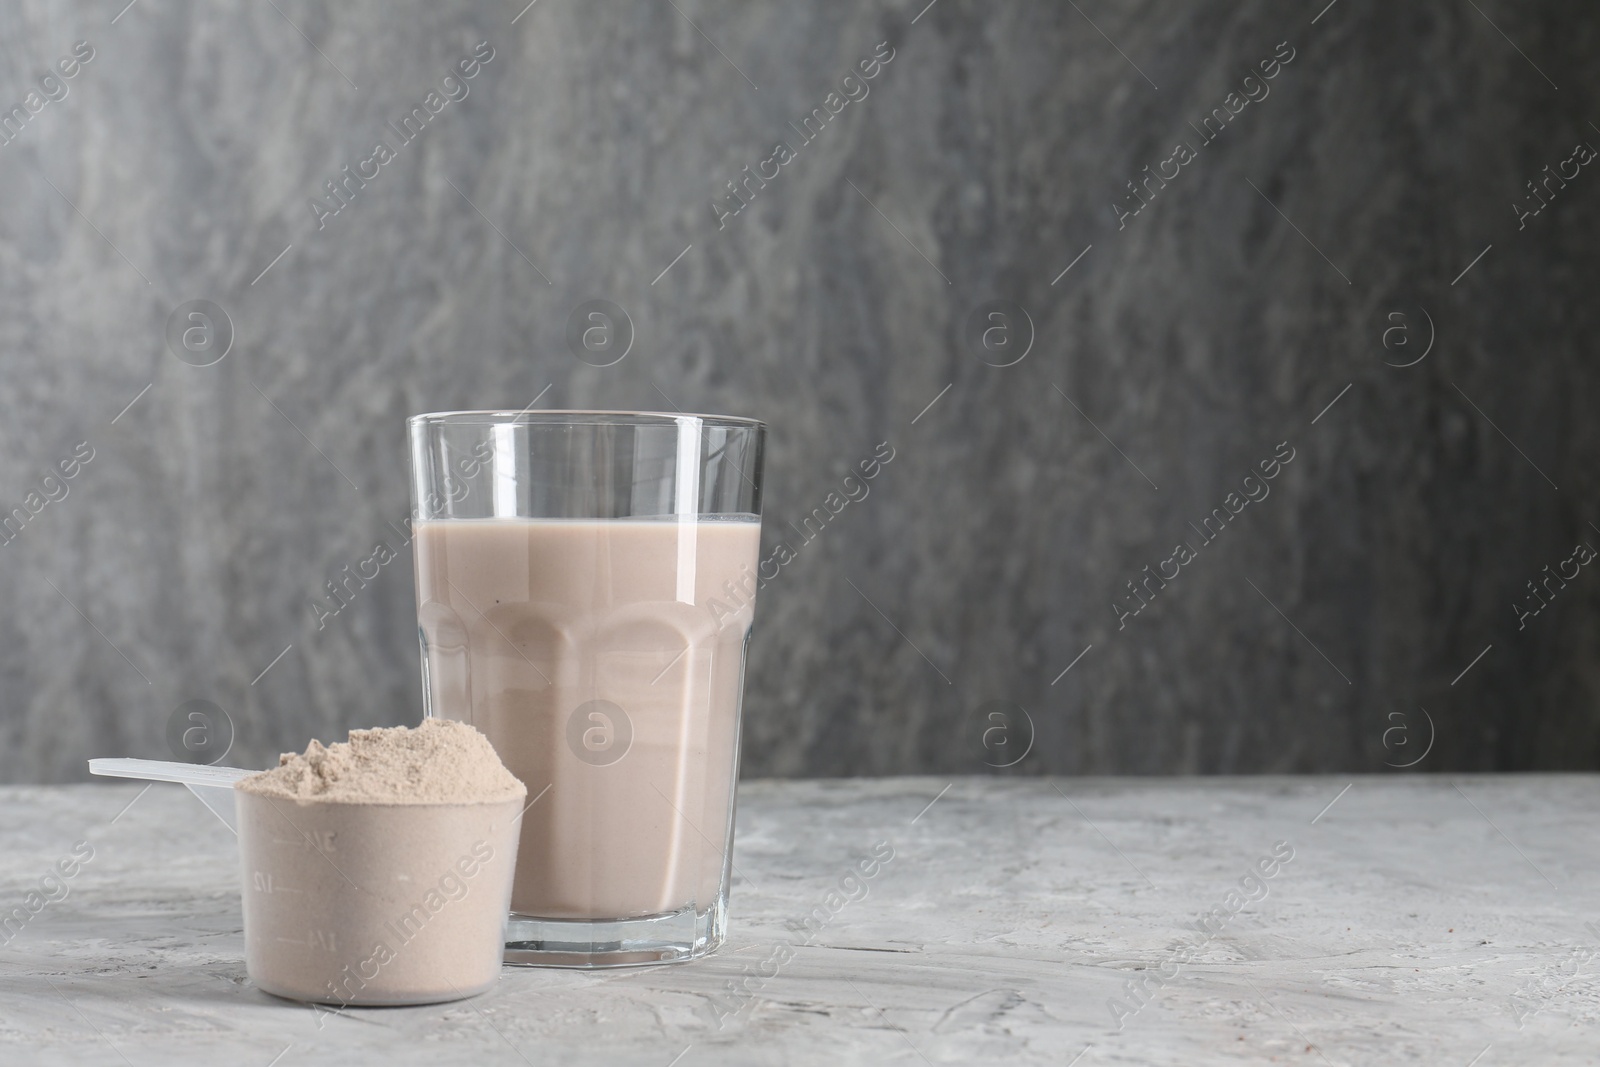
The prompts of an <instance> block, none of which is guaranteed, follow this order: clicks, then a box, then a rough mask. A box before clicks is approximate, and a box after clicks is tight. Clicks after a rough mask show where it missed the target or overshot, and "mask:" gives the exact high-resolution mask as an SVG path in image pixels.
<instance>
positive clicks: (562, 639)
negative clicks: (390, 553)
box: [415, 519, 760, 919]
mask: <svg viewBox="0 0 1600 1067" xmlns="http://www.w3.org/2000/svg"><path fill="white" fill-rule="evenodd" d="M415 546H416V565H417V600H418V604H419V605H420V607H419V619H420V625H421V631H422V638H423V643H424V646H425V655H426V674H427V684H428V691H429V693H428V696H429V701H430V711H431V713H432V714H434V715H438V716H444V717H448V718H453V719H461V720H463V721H466V722H470V723H471V724H473V725H474V726H476V727H477V728H478V729H479V730H481V731H483V733H484V734H485V735H487V736H488V738H489V739H490V741H491V742H493V744H494V746H495V749H496V751H497V752H499V754H500V758H501V759H502V760H503V761H504V762H505V764H506V766H507V767H509V768H510V770H511V772H512V773H513V774H515V775H516V776H517V777H518V778H520V779H522V781H523V782H524V783H525V784H526V785H527V787H528V797H529V800H530V801H532V802H533V803H532V804H531V806H530V807H529V809H528V811H527V812H526V813H525V815H524V816H523V821H522V839H521V844H520V846H519V848H518V855H517V873H516V882H515V886H514V888H513V891H512V898H511V904H512V911H513V912H515V913H519V914H523V915H530V916H539V917H544V918H552V919H624V918H638V917H645V916H653V915H664V914H669V913H673V912H678V911H681V910H682V909H685V908H689V907H698V908H700V909H704V908H705V907H706V906H707V905H708V904H709V903H710V902H711V901H712V900H713V899H714V898H715V897H716V895H717V892H718V886H719V884H720V883H721V880H722V876H723V871H724V865H725V864H726V863H727V859H728V857H727V856H726V855H725V847H726V845H725V843H726V841H727V840H728V835H729V832H730V827H731V820H732V818H733V802H732V797H733V784H734V775H735V774H736V772H737V762H738V747H739V703H740V693H741V688H742V685H743V677H742V675H743V654H744V644H745V640H746V638H747V636H748V634H749V631H750V621H751V617H752V611H753V597H754V590H755V580H754V577H755V566H756V561H757V556H758V553H759V548H760V524H759V523H758V522H756V521H749V520H747V521H738V520H700V521H687V522H679V521H670V520H649V519H618V520H581V519H574V520H562V519H483V520H473V521H450V522H419V523H417V525H416V541H415Z"/></svg>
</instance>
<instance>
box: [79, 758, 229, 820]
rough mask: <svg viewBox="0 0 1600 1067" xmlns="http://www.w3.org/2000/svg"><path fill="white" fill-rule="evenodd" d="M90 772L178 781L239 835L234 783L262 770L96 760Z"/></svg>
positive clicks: (138, 761)
mask: <svg viewBox="0 0 1600 1067" xmlns="http://www.w3.org/2000/svg"><path fill="white" fill-rule="evenodd" d="M89 773H90V774H99V775H104V776H105V777H107V778H139V779H143V780H144V781H147V782H177V783H178V784H180V785H185V786H188V787H189V792H191V793H193V794H194V795H195V796H196V797H197V798H199V800H200V803H202V804H204V805H205V806H206V807H208V808H210V809H211V813H212V814H213V815H215V816H216V817H217V818H219V819H221V820H222V824H223V825H224V826H226V827H227V828H228V829H229V830H232V831H233V832H234V833H235V834H238V832H239V819H238V815H237V814H236V813H235V811H234V802H233V783H234V782H237V781H238V780H239V779H241V778H248V777H250V776H251V775H252V774H258V773H260V772H258V771H249V770H245V769H244V768H243V767H205V766H200V765H198V764H194V763H174V762H171V761H169V760H157V759H92V760H90V761H89Z"/></svg>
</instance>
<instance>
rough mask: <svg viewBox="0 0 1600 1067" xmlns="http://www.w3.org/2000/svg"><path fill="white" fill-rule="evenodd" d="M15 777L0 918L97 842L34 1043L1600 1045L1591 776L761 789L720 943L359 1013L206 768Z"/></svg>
mask: <svg viewBox="0 0 1600 1067" xmlns="http://www.w3.org/2000/svg"><path fill="white" fill-rule="evenodd" d="M0 798H3V800H4V803H5V808H6V812H5V818H4V819H3V820H0V913H8V912H9V911H10V909H12V908H13V907H17V906H21V905H24V902H25V900H26V895H27V893H28V892H29V891H30V889H34V888H37V887H38V886H39V885H40V883H41V881H42V880H43V879H44V877H45V876H46V875H47V873H48V872H49V871H50V870H51V869H52V868H53V867H54V865H55V864H56V861H57V860H58V859H60V858H62V857H65V856H69V855H71V854H72V852H73V849H74V847H75V846H76V847H78V849H79V852H80V854H82V853H84V852H86V848H85V847H84V846H80V845H78V843H79V842H87V843H88V847H92V849H93V858H92V859H90V860H89V861H88V862H87V864H85V865H84V866H83V867H82V869H81V870H80V871H79V872H78V873H77V875H76V876H75V877H74V878H73V879H71V881H70V882H68V883H67V885H68V886H69V892H68V895H67V896H66V897H64V898H62V899H59V900H57V901H56V902H54V903H50V904H48V905H47V906H46V907H44V909H43V910H41V911H40V912H39V913H38V914H36V915H33V916H32V918H31V920H30V921H29V922H28V923H27V924H26V925H25V926H23V927H22V928H21V929H20V930H12V931H10V932H8V933H6V934H3V935H0V937H4V938H9V940H7V941H6V943H5V944H4V946H3V947H0V1063H5V1064H12V1063H16V1064H33V1063H84V1064H95V1065H97V1067H103V1065H105V1064H108V1063H127V1064H133V1065H143V1064H147V1063H148V1064H158V1063H159V1064H172V1063H188V1062H194V1063H221V1064H228V1065H230V1067H268V1065H269V1064H270V1065H276V1067H296V1065H298V1064H307V1063H325V1064H356V1065H359V1064H368V1063H372V1064H378V1063H381V1064H385V1065H398V1064H405V1063H441V1062H463V1063H467V1062H470V1063H473V1064H496V1063H504V1064H519V1063H532V1064H544V1063H551V1064H556V1063H560V1064H569V1063H616V1064H639V1065H643V1067H668V1065H676V1067H698V1065H702V1064H714V1063H715V1064H779V1063H787V1064H795V1063H799V1064H805V1063H818V1064H829V1065H838V1064H847V1063H871V1064H879V1063H904V1064H918V1063H924V1062H926V1063H930V1064H938V1063H983V1062H994V1063H998V1062H1006V1063H1024V1064H1029V1063H1039V1064H1059V1065H1066V1064H1074V1063H1075V1064H1077V1065H1079V1067H1098V1065H1102V1064H1184V1065H1193V1064H1210V1063H1240V1062H1244V1063H1256V1062H1261V1063H1280V1064H1297V1063H1304V1064H1319V1065H1333V1064H1337V1065H1343V1064H1382V1063H1429V1064H1444V1065H1459V1067H1467V1065H1468V1064H1473V1065H1475V1067H1495V1065H1499V1064H1508V1063H1538V1064H1564V1063H1594V1062H1595V1061H1596V1060H1597V1059H1600V1032H1597V1030H1596V1028H1595V1026H1594V1024H1595V1021H1596V1018H1597V1016H1600V981H1597V978H1596V975H1597V974H1600V959H1596V958H1595V957H1596V955H1597V954H1600V902H1597V899H1596V895H1595V892H1594V889H1595V886H1596V884H1597V876H1600V843H1597V841H1596V831H1595V823H1594V819H1593V816H1594V814H1595V812H1596V810H1597V809H1600V777H1596V776H1593V775H1524V776H1511V777H1499V776H1479V777H1470V776H1466V777H1458V778H1455V779H1453V780H1446V779H1442V778H1434V777H1398V776H1397V777H1376V778H1364V777H1358V778H1354V779H1350V778H1293V779H1291V778H1252V779H1184V778H1178V779H1150V780H1132V779H1054V780H1051V779H1040V778H984V779H957V780H955V781H953V782H951V781H949V780H948V779H934V778H897V779H878V780H829V781H785V782H777V781H754V782H745V783H744V784H743V785H742V787H741V793H740V807H739V832H738V843H737V848H736V852H735V865H736V868H737V872H738V873H737V875H736V880H735V883H734V889H733V905H732V922H731V933H730V936H729V940H728V943H727V944H726V945H725V946H724V948H723V949H722V950H721V951H720V952H719V953H718V954H716V955H715V956H713V957H711V958H709V959H705V960H701V961H697V962H693V963H689V964H684V965H679V966H669V967H656V968H642V969H624V970H611V971H600V972H579V971H564V970H547V969H522V968H507V969H506V970H505V971H504V974H503V977H502V980H501V982H500V984H499V985H498V987H496V988H495V989H493V990H492V991H490V992H489V993H487V994H485V995H483V996H480V997H477V998H474V999H472V1000H468V1001H462V1002H458V1003H455V1004H446V1005H434V1006H430V1007H422V1008H390V1009H348V1010H346V1011H345V1012H343V1013H342V1014H339V1015H333V1014H324V1013H319V1012H317V1011H314V1010H313V1009H311V1008H308V1007H305V1006H301V1005H295V1004H292V1003H290V1002H287V1001H283V1000H278V999H276V998H274V997H271V996H268V995H266V994H264V993H262V992H260V991H259V990H258V989H256V988H255V987H254V986H253V985H252V984H251V982H250V981H249V979H248V978H247V977H246V975H245V968H244V962H243V939H242V933H241V924H240V911H239V875H238V871H237V868H236V860H235V855H234V844H233V841H232V838H231V835H230V832H229V831H228V830H227V828H226V827H224V826H223V825H222V823H221V822H220V821H219V820H217V819H216V818H214V817H213V816H212V815H210V814H209V813H208V812H206V811H205V810H204V809H203V808H202V807H201V806H200V805H199V804H198V803H197V802H196V801H195V800H194V799H193V798H192V797H190V796H189V795H188V794H187V793H186V792H184V791H183V790H182V789H180V788H179V787H176V786H155V787H152V788H150V789H149V790H148V792H146V793H144V794H143V795H141V794H140V787H138V786H137V785H133V786H128V785H92V786H90V785H86V786H64V787H5V788H0ZM136 798H137V800H136ZM130 802H133V803H132V804H131V806H129V805H130ZM874 854H876V855H877V856H878V857H880V860H881V862H880V863H879V864H878V865H877V866H876V867H873V865H871V864H869V865H868V868H867V869H868V870H873V871H874V872H875V873H874V875H873V877H871V878H868V879H859V880H856V879H853V878H852V877H851V872H852V871H853V870H856V869H857V868H858V863H859V861H861V860H862V859H864V858H867V857H871V856H873V855H874ZM1291 854H1292V858H1290V859H1288V860H1287V861H1282V860H1281V859H1279V858H1275V857H1286V856H1291ZM891 855H892V858H887V857H890V856H891ZM1262 861H1265V863H1264V865H1263V866H1264V868H1265V870H1267V871H1269V872H1271V877H1260V876H1259V874H1258V876H1257V877H1255V878H1252V877H1250V875H1251V872H1252V871H1259V870H1260V869H1261V868H1260V867H1258V864H1262ZM1241 882H1242V884H1243V885H1244V887H1245V890H1246V891H1241V890H1240V889H1239V887H1240V886H1241ZM1230 894H1233V895H1230ZM52 895H55V896H58V897H59V896H60V891H59V889H57V890H56V891H55V892H54V893H53V894H52ZM1208 914H1209V916H1210V927H1211V929H1210V931H1209V932H1206V931H1204V930H1203V929H1202V927H1200V926H1199V925H1197V924H1198V923H1199V922H1200V921H1201V919H1202V917H1204V916H1206V915H1208ZM807 915H810V916H812V919H811V922H810V924H809V926H808V925H805V924H804V923H803V922H802V920H803V919H804V918H805V917H806V916H807Z"/></svg>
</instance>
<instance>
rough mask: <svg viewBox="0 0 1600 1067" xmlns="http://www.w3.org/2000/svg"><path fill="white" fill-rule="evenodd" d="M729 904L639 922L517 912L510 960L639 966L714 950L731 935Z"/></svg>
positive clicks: (509, 937)
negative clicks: (553, 917) (559, 917)
mask: <svg viewBox="0 0 1600 1067" xmlns="http://www.w3.org/2000/svg"><path fill="white" fill-rule="evenodd" d="M727 916H728V912H727V905H726V904H725V903H722V902H720V901H719V902H718V903H717V904H716V905H714V906H712V907H710V908H708V909H706V910H705V911H697V910H696V909H695V908H694V907H693V906H690V907H686V908H683V909H681V910H679V911H674V912H668V913H666V914H663V915H650V916H646V917H644V918H638V919H542V918H539V917H538V916H534V915H520V914H518V913H517V912H512V913H511V916H510V918H509V919H508V920H507V922H506V951H505V961H506V963H508V964H512V965H514V966H524V967H581V968H597V967H640V966H649V965H653V964H661V963H682V962H684V961H685V960H693V959H699V958H700V957H701V956H705V955H708V954H710V953H712V952H715V951H716V949H717V948H718V946H720V945H721V944H722V942H723V940H724V938H726V937H727Z"/></svg>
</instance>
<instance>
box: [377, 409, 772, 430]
mask: <svg viewBox="0 0 1600 1067" xmlns="http://www.w3.org/2000/svg"><path fill="white" fill-rule="evenodd" d="M682 419H695V420H697V421H699V422H701V423H704V424H707V425H711V426H721V427H727V428H731V429H745V430H765V429H766V428H767V424H766V423H764V422H762V421H761V420H760V419H750V418H745V417H743V416H740V415H708V414H703V413H700V412H693V411H628V410H620V409H619V410H609V409H594V410H587V409H582V408H562V409H553V408H537V409H527V408H524V409H522V410H520V411H513V410H511V409H510V408H482V409H463V410H459V411H427V412H423V413H422V414H420V415H411V416H408V417H407V418H406V424H407V425H408V426H442V425H450V424H456V425H469V426H470V425H487V426H493V425H505V424H507V423H510V424H518V423H537V422H548V423H550V424H552V425H561V424H566V425H571V426H653V425H666V424H673V423H677V422H678V421H680V420H682Z"/></svg>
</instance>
